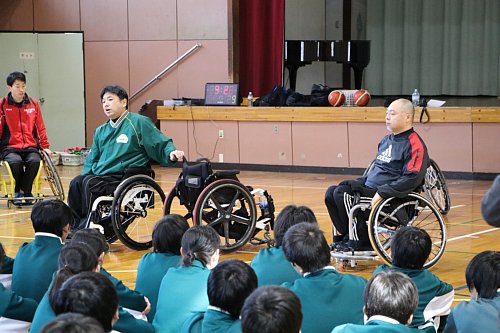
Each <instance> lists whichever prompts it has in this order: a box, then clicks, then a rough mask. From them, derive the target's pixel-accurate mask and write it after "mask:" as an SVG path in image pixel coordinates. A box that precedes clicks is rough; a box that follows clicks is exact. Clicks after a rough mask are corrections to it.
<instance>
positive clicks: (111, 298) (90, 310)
mask: <svg viewBox="0 0 500 333" xmlns="http://www.w3.org/2000/svg"><path fill="white" fill-rule="evenodd" d="M52 308H53V309H54V313H55V314H56V315H58V314H61V313H66V312H76V313H81V314H83V315H85V316H90V317H93V318H95V319H97V321H98V322H99V323H101V325H102V327H103V328H104V330H105V331H111V326H112V321H113V318H114V316H115V314H116V311H117V309H118V295H117V293H116V290H115V287H114V286H113V284H112V283H111V281H109V279H108V278H107V277H105V276H104V275H102V274H100V273H96V272H82V273H79V274H77V275H75V276H73V277H71V278H70V279H69V280H67V281H66V282H64V283H63V285H62V287H61V289H59V290H58V292H57V295H56V297H55V301H54V304H53V306H52Z"/></svg>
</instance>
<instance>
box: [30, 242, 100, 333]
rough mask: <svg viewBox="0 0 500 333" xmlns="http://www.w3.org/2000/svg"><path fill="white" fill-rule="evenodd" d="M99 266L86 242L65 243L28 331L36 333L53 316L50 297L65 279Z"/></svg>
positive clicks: (94, 269)
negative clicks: (48, 286) (56, 269)
mask: <svg viewBox="0 0 500 333" xmlns="http://www.w3.org/2000/svg"><path fill="white" fill-rule="evenodd" d="M99 268H100V266H99V262H98V260H97V256H96V255H95V253H94V251H93V250H92V249H91V248H90V247H89V246H88V245H87V244H82V243H71V244H68V245H65V246H64V247H63V248H62V250H61V252H60V253H59V270H58V271H57V272H56V274H55V276H54V279H53V280H52V283H51V285H50V288H49V290H48V291H47V292H45V294H44V295H43V298H42V300H41V301H40V304H39V305H38V308H37V309H36V313H35V317H34V318H33V323H32V325H31V329H30V333H38V332H39V331H40V330H41V329H42V327H43V326H44V325H45V324H47V323H48V322H50V321H51V320H53V319H54V318H55V316H56V315H55V313H54V310H53V303H51V299H53V298H54V295H55V294H56V293H57V291H58V290H59V289H60V288H61V286H62V284H63V283H64V282H65V281H66V280H68V279H69V278H70V277H72V276H73V275H76V274H78V273H80V272H90V271H92V272H98V271H99Z"/></svg>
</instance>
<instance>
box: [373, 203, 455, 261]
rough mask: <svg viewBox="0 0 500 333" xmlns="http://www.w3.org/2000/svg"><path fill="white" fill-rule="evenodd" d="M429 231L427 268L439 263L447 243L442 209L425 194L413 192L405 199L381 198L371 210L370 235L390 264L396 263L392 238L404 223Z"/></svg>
mask: <svg viewBox="0 0 500 333" xmlns="http://www.w3.org/2000/svg"><path fill="white" fill-rule="evenodd" d="M406 225H410V226H414V227H418V228H420V229H424V230H425V231H427V233H428V234H429V236H430V237H431V240H432V248H431V253H430V255H429V258H428V260H427V262H426V263H425V264H424V268H429V267H431V266H433V265H434V264H436V263H437V262H438V260H439V259H440V258H441V256H442V255H443V253H444V249H445V246H446V225H445V223H444V220H443V217H442V216H441V214H440V212H439V211H438V209H437V208H436V207H435V206H434V205H433V204H432V203H431V202H430V201H429V200H428V199H426V198H425V197H423V196H421V195H419V194H415V193H410V194H409V195H408V197H406V198H404V199H399V198H388V199H384V200H381V201H380V202H379V203H378V204H377V205H376V206H375V207H374V208H372V211H371V213H370V218H369V220H368V235H369V237H370V242H371V244H372V246H373V249H374V250H375V252H377V254H378V256H379V257H380V258H381V259H382V261H383V262H384V263H386V264H391V263H392V258H391V250H390V247H391V242H390V241H391V237H392V235H393V234H394V233H395V232H396V230H398V229H399V228H401V227H402V226H406Z"/></svg>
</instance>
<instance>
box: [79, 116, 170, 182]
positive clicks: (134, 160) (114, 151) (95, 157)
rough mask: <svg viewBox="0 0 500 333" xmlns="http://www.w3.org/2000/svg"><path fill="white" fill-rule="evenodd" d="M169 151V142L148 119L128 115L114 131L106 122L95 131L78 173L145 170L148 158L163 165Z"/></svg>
mask: <svg viewBox="0 0 500 333" xmlns="http://www.w3.org/2000/svg"><path fill="white" fill-rule="evenodd" d="M173 150H175V146H174V143H173V142H172V140H171V139H170V138H168V137H166V136H165V135H163V133H161V132H160V130H159V129H158V128H156V126H155V125H154V124H153V122H152V121H151V120H150V119H149V118H147V117H144V116H142V115H139V114H136V113H131V112H129V113H128V114H127V115H126V116H125V118H123V120H122V121H121V123H120V124H119V125H118V126H117V127H116V128H113V127H112V126H111V125H110V122H109V121H107V122H106V123H104V124H103V125H101V126H99V127H98V128H97V129H96V130H95V133H94V142H93V143H92V148H91V150H90V153H89V155H88V156H87V158H86V159H85V165H84V167H83V170H82V174H89V173H90V174H95V175H106V174H112V173H122V172H123V171H124V170H125V168H141V167H145V166H147V165H149V162H150V160H151V159H153V160H155V161H157V162H158V163H160V164H161V165H163V166H166V165H168V164H170V152H172V151H173Z"/></svg>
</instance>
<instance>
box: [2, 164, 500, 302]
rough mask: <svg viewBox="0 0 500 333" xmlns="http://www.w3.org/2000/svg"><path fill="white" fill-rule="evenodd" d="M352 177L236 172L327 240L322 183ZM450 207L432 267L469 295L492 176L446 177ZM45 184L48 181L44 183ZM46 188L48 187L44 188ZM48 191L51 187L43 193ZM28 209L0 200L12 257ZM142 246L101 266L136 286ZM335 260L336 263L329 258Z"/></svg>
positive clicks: (248, 254) (365, 267)
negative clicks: (304, 212)
mask: <svg viewBox="0 0 500 333" xmlns="http://www.w3.org/2000/svg"><path fill="white" fill-rule="evenodd" d="M58 170H59V174H60V176H61V179H62V181H63V184H64V188H65V190H66V191H67V189H68V185H69V182H70V180H71V179H72V178H73V177H74V176H75V175H77V174H79V173H80V171H81V167H73V166H58ZM179 170H180V169H178V168H159V167H158V168H156V175H157V177H156V179H157V181H158V183H159V184H160V185H161V187H162V188H163V190H164V191H165V192H167V191H169V189H170V188H171V187H172V186H173V184H174V182H175V180H176V179H177V178H178V175H179ZM355 177H356V176H346V175H328V174H305V173H285V172H255V171H252V172H250V171H243V172H241V174H240V175H239V178H240V181H241V182H242V183H243V184H245V185H252V186H253V187H255V188H256V187H260V188H265V189H267V190H268V191H269V193H271V195H272V196H273V198H274V200H275V205H276V209H277V212H279V210H280V209H282V208H283V207H284V206H286V205H287V204H292V203H293V204H297V205H306V206H309V207H310V208H311V209H312V210H313V211H314V212H315V214H316V216H317V218H318V220H319V222H320V225H321V229H322V230H323V231H324V232H325V234H326V236H327V239H328V240H329V241H330V239H331V224H330V219H329V217H328V213H327V211H326V208H325V206H324V203H323V196H324V192H325V190H326V188H327V187H328V186H329V185H331V184H336V183H338V182H340V181H341V180H343V179H347V178H355ZM447 184H448V187H449V190H450V193H451V201H452V208H451V210H450V212H449V213H448V215H447V216H446V221H447V226H448V243H447V247H446V251H445V254H444V255H443V257H442V258H441V260H440V261H439V262H438V264H437V265H435V266H434V267H433V268H431V271H432V272H433V273H434V274H436V275H437V276H439V277H440V278H441V279H442V280H444V281H447V282H448V283H451V284H452V285H453V286H454V288H455V289H456V301H459V300H462V299H468V298H469V293H468V291H467V288H466V287H465V276H464V272H465V267H466V266H467V263H468V262H469V261H470V259H471V258H472V257H473V256H474V255H475V254H477V253H479V252H481V251H484V250H497V251H498V250H500V246H499V241H498V239H499V237H500V228H498V229H496V228H493V227H491V226H489V225H488V224H486V223H485V222H484V220H483V219H482V217H481V212H480V201H481V198H482V197H483V195H484V193H485V192H486V190H487V189H488V188H489V187H490V185H491V181H476V180H474V181H471V180H454V179H448V180H447ZM45 186H48V184H45ZM46 190H48V188H47V189H46ZM47 193H49V192H47ZM30 211H31V209H30V208H11V209H8V208H7V204H6V202H5V201H0V241H1V242H2V243H3V245H4V247H5V250H6V252H7V254H8V255H9V256H11V257H15V255H16V251H17V249H18V247H19V246H20V245H21V244H22V243H23V242H29V241H31V239H33V229H32V227H31V221H30ZM258 250H259V247H258V246H253V245H250V244H247V245H245V246H244V247H243V248H242V249H241V250H240V251H238V252H236V253H232V254H225V255H222V256H221V260H224V259H228V258H238V259H241V260H244V261H247V262H250V260H251V259H252V258H253V256H254V255H255V253H256V252H257V251H258ZM144 253H145V251H142V252H140V251H134V250H130V249H128V248H127V247H125V246H124V245H122V244H121V243H120V242H117V243H114V244H112V246H111V251H110V253H109V254H108V255H107V258H106V259H105V263H104V267H105V268H106V269H107V270H108V271H110V272H112V274H114V275H115V276H116V277H118V278H121V279H122V280H123V281H124V283H125V284H127V285H128V286H129V287H134V285H135V277H136V269H137V263H138V261H139V259H140V257H141V256H142V255H143V254H144ZM332 264H333V265H336V263H335V262H333V263H332ZM378 264H379V262H376V261H369V262H368V261H364V262H363V261H360V262H358V265H357V267H355V268H348V270H347V272H348V273H353V274H358V275H361V276H364V277H366V278H369V277H370V276H371V273H372V271H373V269H374V268H375V267H376V266H377V265H378Z"/></svg>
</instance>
